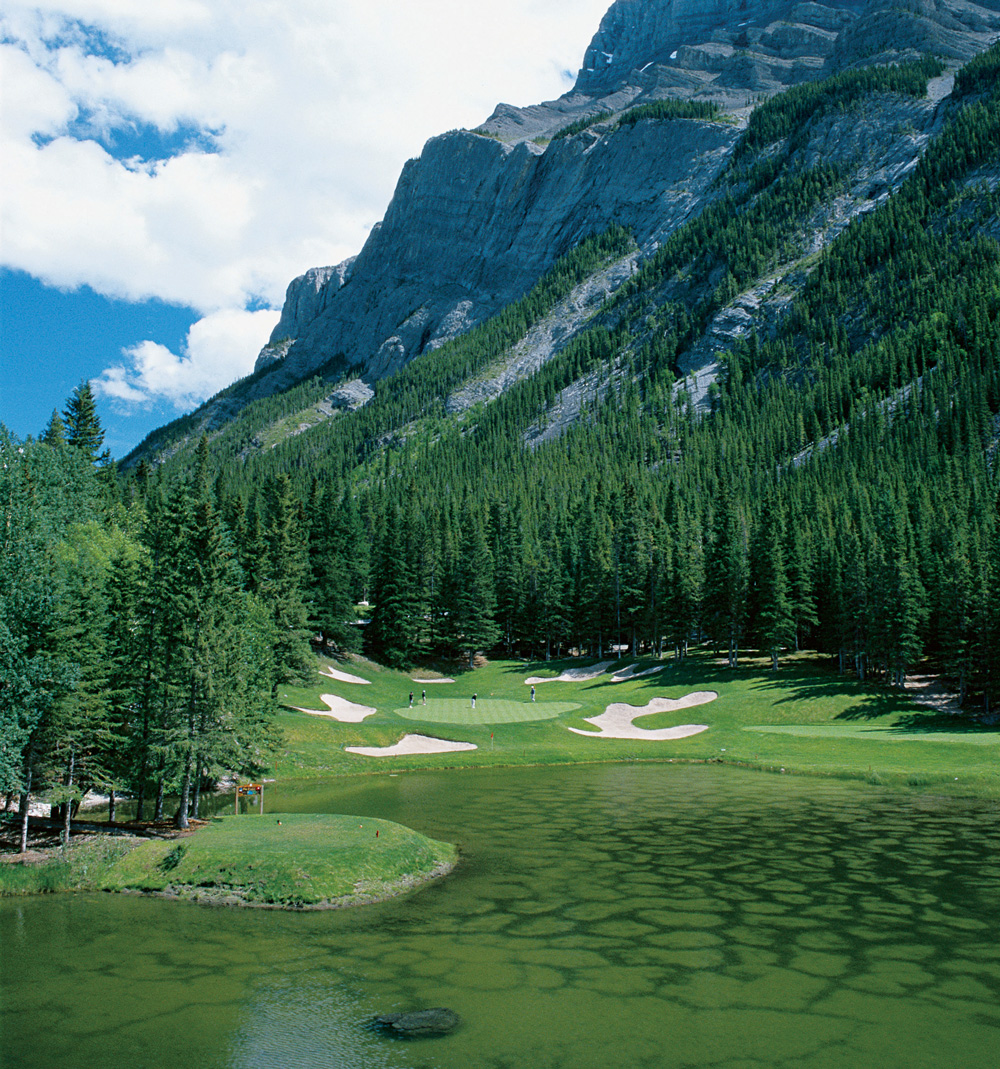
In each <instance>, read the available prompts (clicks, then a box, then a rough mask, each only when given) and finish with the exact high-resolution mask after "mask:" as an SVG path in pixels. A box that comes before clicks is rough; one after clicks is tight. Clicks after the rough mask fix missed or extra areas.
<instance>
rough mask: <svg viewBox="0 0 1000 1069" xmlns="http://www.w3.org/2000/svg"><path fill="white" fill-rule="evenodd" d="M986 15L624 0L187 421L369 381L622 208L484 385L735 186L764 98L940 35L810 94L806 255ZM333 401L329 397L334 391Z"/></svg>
mask: <svg viewBox="0 0 1000 1069" xmlns="http://www.w3.org/2000/svg"><path fill="white" fill-rule="evenodd" d="M998 37H1000V0H977V2H969V0H903V2H901V3H897V2H895V0H893V2H892V3H889V2H887V0H846V2H838V3H833V4H818V3H811V2H806V3H790V2H787V0H777V2H775V0H771V2H766V3H762V4H756V5H753V6H751V5H748V4H747V3H746V0H616V2H615V3H614V4H613V5H612V6H611V8H610V9H609V11H608V12H607V14H606V15H605V17H604V19H603V20H602V22H601V25H600V28H599V29H598V32H597V33H596V35H595V36H594V38H593V41H592V42H591V44H590V46H589V48H588V49H587V52H586V54H585V57H584V61H583V65H582V68H581V70H580V71H579V74H578V77H577V80H576V84H575V85H574V87H573V89H572V90H571V91H570V92H569V93H567V94H565V95H564V96H562V97H560V98H559V99H558V100H554V101H549V102H545V103H542V104H539V105H535V106H532V107H527V108H515V107H512V106H509V105H505V104H501V105H499V106H498V107H497V108H496V110H495V111H494V113H493V114H492V115H491V116H490V117H489V118H488V119H487V120H486V121H485V122H484V123H483V124H482V125H481V126H480V127H478V128H477V129H475V130H460V131H452V132H450V133H446V134H443V135H441V136H439V137H436V138H433V139H432V140H431V141H429V142H428V143H427V145H426V146H425V148H424V151H423V153H422V155H421V156H420V157H419V158H418V159H415V160H411V161H409V162H408V163H407V164H406V166H405V167H404V169H403V172H402V174H401V176H400V179H399V182H398V185H397V187H396V191H395V194H394V196H393V199H392V201H391V203H390V204H389V206H388V209H387V211H386V214H385V217H384V219H383V220H382V222H381V223H380V224H379V225H378V226H376V227H375V228H373V230H372V232H371V235H370V236H369V239H368V241H367V242H366V244H365V246H364V248H363V249H362V250H361V251H360V253H359V254H358V255H357V257H355V258H352V259H351V260H347V261H345V262H344V263H342V264H339V265H337V266H335V267H318V268H313V269H312V270H310V271H308V272H306V273H305V274H304V275H302V276H301V277H299V278H297V279H295V280H294V281H293V282H292V283H291V284H290V285H289V287H288V292H287V296H286V300H285V305H284V308H283V310H282V313H281V317H280V320H279V322H278V324H277V325H276V327H275V328H274V331H273V333H272V335H271V339H270V341H269V343H268V344H267V346H265V348H264V349H263V350H262V351H261V353H260V355H259V357H258V359H257V364H256V374H255V375H254V376H253V377H252V378H251V379H250V380H249V381H247V382H245V383H243V384H240V385H239V386H238V387H236V388H235V389H234V388H231V389H230V390H228V391H225V392H224V394H223V395H221V396H220V397H218V398H216V399H213V401H210V402H208V404H207V405H206V406H204V407H203V409H202V410H200V411H199V413H198V414H196V417H197V418H196V419H195V420H194V423H193V425H194V426H197V427H200V428H202V429H205V428H208V429H211V428H217V427H219V426H221V425H222V424H223V423H225V422H226V421H228V420H230V419H232V418H233V417H234V416H235V415H236V414H237V413H238V412H240V411H241V410H242V409H243V407H244V406H245V405H246V404H247V403H248V402H250V401H252V400H253V399H255V398H258V399H259V398H261V397H264V396H269V395H274V394H276V393H280V392H282V391H285V390H287V389H289V388H291V387H292V386H294V385H295V384H296V383H299V382H302V381H303V380H306V379H308V378H309V377H310V376H312V375H314V374H316V373H322V374H323V375H325V376H326V377H328V378H344V377H346V378H351V377H354V378H361V379H363V381H364V384H365V386H366V388H367V392H369V393H370V387H371V386H372V385H373V384H374V383H376V382H377V381H378V380H380V379H382V378H384V377H385V376H387V375H389V374H391V373H393V372H396V371H398V370H399V369H400V368H402V367H404V366H406V365H407V364H408V363H409V362H410V361H411V360H413V359H414V358H415V357H418V356H420V355H421V354H423V353H427V352H431V351H434V350H436V349H438V348H440V347H441V346H442V345H443V344H444V343H445V342H447V341H448V340H449V339H452V338H455V337H457V336H460V335H462V334H464V333H466V332H468V331H469V330H470V329H471V328H472V327H474V326H475V325H477V324H480V323H483V322H484V321H485V320H487V319H488V318H489V317H491V316H494V315H496V314H497V313H498V312H500V311H501V310H502V309H504V308H505V307H507V306H509V305H510V304H511V302H514V301H516V300H518V299H520V298H522V297H523V296H524V295H525V294H526V293H527V292H528V291H529V290H530V289H531V287H532V286H533V285H534V284H535V283H536V282H537V281H538V279H539V278H541V277H542V275H543V274H544V273H545V272H546V271H547V270H548V269H549V268H550V267H551V266H552V265H553V264H554V263H555V262H556V261H557V260H558V259H559V258H560V257H561V256H562V255H564V254H565V253H567V252H568V251H569V250H571V249H573V248H574V247H575V246H576V245H578V243H579V242H580V241H581V240H583V239H585V238H587V237H588V236H590V235H594V234H597V233H600V232H602V231H603V230H605V229H606V228H607V226H608V225H609V224H610V223H612V222H613V223H615V224H617V225H619V226H622V227H625V228H627V229H628V230H629V231H630V232H631V233H632V235H633V236H634V238H635V243H636V249H635V251H634V252H633V253H631V254H630V255H629V256H628V257H627V258H625V259H624V260H623V261H622V262H621V263H619V264H618V265H617V266H616V267H614V268H613V269H611V270H609V271H607V272H605V275H604V277H603V279H602V280H601V281H600V282H599V283H598V284H596V286H595V285H589V290H588V291H587V294H589V296H588V295H587V294H583V295H577V296H576V297H575V298H572V299H571V300H570V305H572V306H573V307H575V308H576V313H574V314H569V315H568V318H567V315H565V314H564V315H563V316H562V317H561V318H559V317H558V316H557V317H556V318H557V319H558V324H557V327H556V329H555V330H550V331H548V333H546V332H545V331H544V330H543V329H541V328H538V329H536V331H535V335H534V338H526V339H522V340H521V342H520V343H519V349H518V353H517V354H512V355H511V358H510V368H508V369H506V370H500V371H498V372H497V373H496V374H494V376H493V379H492V383H493V385H492V386H488V385H487V384H484V383H483V382H477V383H474V384H472V385H471V386H470V388H469V389H468V390H466V391H465V393H463V394H456V397H454V398H452V399H451V400H450V401H449V405H450V407H451V409H452V410H454V409H455V408H456V407H461V405H463V404H464V403H466V401H469V400H470V399H471V398H480V399H482V398H484V397H486V396H495V395H496V394H497V392H498V391H502V389H503V388H504V383H508V384H509V383H510V382H511V381H517V380H519V379H520V378H523V377H524V376H525V375H529V374H531V373H533V370H535V369H537V368H538V367H539V366H541V365H542V364H543V363H544V362H545V360H546V359H547V358H548V356H550V355H551V354H552V353H553V352H555V351H557V350H558V349H559V348H561V347H562V346H564V345H565V344H566V343H567V342H568V340H569V339H570V338H571V337H572V336H573V335H574V332H575V331H576V330H577V329H578V328H582V326H583V325H585V323H586V322H587V319H588V316H589V315H591V314H592V313H593V311H594V310H595V307H594V301H595V300H596V297H595V294H596V293H597V292H598V291H600V293H601V294H602V298H601V299H602V300H603V299H604V298H606V297H607V295H608V294H610V293H611V292H613V291H614V290H615V289H617V288H618V287H619V286H620V285H621V284H622V283H623V282H625V281H626V280H627V279H628V278H629V277H630V275H631V273H632V272H633V271H634V270H635V269H636V267H637V265H639V264H641V263H643V262H644V261H645V260H646V259H648V258H649V257H650V256H652V255H653V254H654V253H655V252H656V250H657V249H659V248H661V247H662V246H663V245H664V243H665V242H667V241H668V240H669V239H670V237H671V235H672V234H674V233H675V232H677V231H678V228H680V227H682V226H683V225H684V224H685V223H687V222H689V221H690V220H692V219H694V218H697V217H698V216H699V215H700V214H702V213H704V212H705V211H706V210H707V209H708V208H710V207H711V205H713V204H715V203H717V202H718V201H719V200H720V198H722V197H723V196H724V195H725V194H726V192H727V190H731V189H733V188H735V187H734V186H733V180H734V179H733V176H734V174H735V172H734V169H733V163H734V152H735V151H736V149H737V146H738V145H740V144H741V143H742V142H743V140H745V138H744V134H745V131H746V130H747V127H748V123H749V122H750V119H751V116H752V115H753V114H754V112H755V110H756V109H757V108H758V107H759V105H760V103H761V102H762V101H763V100H766V99H768V98H770V97H773V96H774V95H775V94H778V93H781V92H784V91H787V90H790V89H795V88H796V87H802V86H805V85H809V84H813V83H816V82H817V81H819V80H821V79H828V78H829V77H831V76H835V75H837V74H838V73H843V72H849V71H851V70H856V69H859V68H864V67H870V66H875V65H880V66H884V65H886V64H898V63H903V62H905V61H907V60H912V59H914V58H915V57H919V56H922V55H928V54H931V55H934V56H936V57H939V58H940V59H941V60H942V61H943V68H942V73H941V74H940V75H939V76H937V77H935V78H933V79H932V80H931V81H930V83H929V86H928V91H927V93H926V94H925V95H923V96H921V97H920V98H914V97H912V96H906V95H905V94H904V95H902V96H901V95H899V94H893V93H881V94H880V93H874V94H871V95H870V99H868V100H867V102H866V106H865V107H864V108H863V109H862V110H861V111H860V112H854V111H852V112H849V113H848V112H845V111H843V110H841V111H839V112H838V111H836V110H833V111H830V112H828V113H823V114H819V115H817V116H816V118H815V121H814V122H812V123H811V124H810V125H809V127H808V129H807V130H804V131H803V132H802V133H801V136H800V137H799V138H798V140H797V142H796V143H795V144H794V145H790V146H788V148H789V150H790V151H792V152H793V153H794V154H795V155H796V158H797V159H798V160H799V161H800V162H801V163H802V164H803V165H810V166H811V165H813V164H815V163H816V162H825V163H827V164H830V165H833V166H836V167H837V168H838V171H839V173H840V174H841V175H842V181H841V183H840V185H839V188H838V192H837V195H836V197H833V198H831V199H830V200H829V201H828V202H826V203H823V204H822V205H819V206H817V208H816V210H815V211H814V212H813V213H812V215H811V217H810V218H809V219H808V220H807V222H806V230H807V232H806V233H804V234H803V236H802V243H801V248H800V249H799V250H798V253H797V255H799V256H800V257H801V256H808V255H812V254H815V253H816V252H818V251H819V250H820V249H822V248H824V247H825V246H826V245H827V244H828V243H829V242H830V241H831V240H832V239H833V238H834V237H836V235H837V234H839V233H840V232H841V231H842V230H843V229H844V227H845V226H846V225H847V224H848V223H849V222H850V220H851V219H853V218H855V217H856V216H857V215H859V214H863V213H865V212H868V211H870V210H871V209H872V208H873V207H875V206H876V205H878V204H879V203H881V202H883V201H884V200H885V198H886V197H888V196H889V195H890V194H891V193H892V192H893V191H894V190H895V189H897V188H898V187H899V185H900V183H901V182H902V181H903V180H904V179H905V177H906V176H907V174H909V173H910V172H911V171H912V169H913V167H914V166H915V165H916V163H917V161H918V160H919V158H920V156H921V154H922V152H923V151H924V149H925V148H926V146H927V144H928V142H929V140H930V138H931V137H932V136H933V135H934V133H935V132H936V131H937V130H939V129H940V127H941V123H942V121H943V116H944V115H945V114H946V113H947V109H948V107H949V99H948V96H949V93H950V89H951V81H952V72H953V71H954V70H955V69H956V68H957V67H958V66H959V65H960V64H961V63H962V62H964V61H965V60H967V59H968V58H969V57H970V56H973V55H975V54H977V53H978V52H980V51H981V50H982V49H984V48H986V47H987V46H989V45H990V44H991V43H992V42H993V41H995V40H996V39H997V38H998ZM671 102H676V103H677V105H678V106H677V107H676V108H673V109H671V106H670V105H671ZM681 104H686V105H687V110H685V107H682V106H680V105H681ZM699 109H700V110H699ZM761 148H762V149H764V148H766V146H761ZM772 149H773V146H772ZM772 149H768V150H767V151H771V150H772ZM790 259H794V257H791V258H790ZM785 266H786V267H787V266H789V265H788V264H786V265H785ZM784 274H785V275H786V276H787V278H786V279H785V287H784V289H783V290H782V291H781V292H780V296H777V297H776V296H775V294H774V292H773V291H774V283H775V280H776V277H777V276H776V274H775V273H774V272H771V274H770V275H769V276H768V277H766V278H761V279H759V280H757V282H756V284H755V285H754V286H753V287H751V288H750V289H748V290H747V292H746V293H743V294H740V295H734V299H733V302H732V304H731V307H728V308H724V309H722V310H720V312H719V313H718V314H717V315H716V316H715V318H714V319H713V321H712V323H711V324H710V325H709V327H708V330H707V332H706V334H705V336H704V337H703V338H702V339H700V340H699V341H698V342H696V343H695V344H694V345H693V346H691V347H690V349H689V351H686V352H685V353H684V354H682V355H681V356H680V357H679V359H678V370H679V371H681V372H692V371H696V370H697V369H699V368H704V367H706V366H710V365H711V363H712V359H713V357H712V354H713V353H714V352H715V351H716V350H717V349H718V348H719V347H724V346H725V345H726V344H728V341H730V340H731V339H732V338H733V337H735V336H740V335H742V334H745V333H746V332H747V330H748V329H750V327H752V326H753V325H754V324H764V325H766V324H767V323H768V322H770V321H772V320H773V318H774V316H775V315H776V314H777V313H778V311H779V310H780V308H779V305H782V304H784V305H787V303H788V301H789V294H788V291H787V288H788V284H791V285H792V286H793V287H794V286H795V285H796V282H795V279H796V278H798V281H799V283H801V282H802V281H804V279H805V278H806V275H807V272H800V273H799V274H798V275H795V273H794V272H788V271H785V272H784ZM776 302H777V304H776ZM566 311H567V310H566V309H563V312H564V313H565V312H566ZM553 315H555V313H553ZM364 394H365V391H364V390H362V391H361V395H364ZM352 396H354V395H353V394H352ZM328 407H329V408H330V411H331V412H333V411H339V410H340V406H339V405H338V403H337V401H336V399H334V400H333V402H332V404H331V405H329V406H328ZM185 426H188V424H187V423H185ZM159 437H162V436H158V440H159ZM143 451H144V448H143V447H140V450H139V451H138V452H137V454H136V455H137V456H138V455H140V454H141V453H142V452H143Z"/></svg>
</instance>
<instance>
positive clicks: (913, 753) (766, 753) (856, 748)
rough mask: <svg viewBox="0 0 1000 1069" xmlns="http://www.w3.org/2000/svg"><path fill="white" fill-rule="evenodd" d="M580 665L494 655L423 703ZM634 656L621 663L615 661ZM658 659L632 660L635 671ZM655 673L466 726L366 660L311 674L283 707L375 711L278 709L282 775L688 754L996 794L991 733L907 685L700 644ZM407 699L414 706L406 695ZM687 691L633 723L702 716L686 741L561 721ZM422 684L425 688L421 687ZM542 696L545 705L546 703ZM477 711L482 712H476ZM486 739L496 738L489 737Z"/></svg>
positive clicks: (518, 690)
mask: <svg viewBox="0 0 1000 1069" xmlns="http://www.w3.org/2000/svg"><path fill="white" fill-rule="evenodd" d="M589 663H591V662H590V661H584V660H566V661H560V662H535V663H523V662H517V661H495V662H490V663H489V664H487V665H485V666H484V667H481V668H477V669H476V670H475V671H474V672H467V673H464V674H462V675H460V676H456V677H455V678H456V682H455V683H453V684H436V685H434V686H433V688H430V687H428V688H427V689H428V705H427V709H428V710H429V711H431V712H432V713H433V712H434V710H435V706H432V702H441V703H445V702H447V703H449V704H450V703H451V702H452V701H455V702H457V705H458V706H461V708H462V710H463V711H468V712H469V713H470V714H471V711H472V710H471V703H470V701H469V698H470V696H471V695H472V694H473V693H477V694H478V695H479V699H478V701H477V709H476V712H477V713H480V712H482V713H483V714H484V715H485V714H487V713H489V712H490V710H491V706H490V704H489V703H490V702H494V701H496V702H507V703H513V704H515V705H525V704H530V702H529V699H528V688H527V687H526V686H525V683H524V680H525V679H526V678H527V677H528V676H532V675H553V676H554V675H557V674H558V673H559V672H561V671H562V670H563V669H566V668H578V667H582V666H585V665H587V664H589ZM631 663H634V661H633V660H632V659H623V660H622V661H621V667H625V666H626V665H627V664H631ZM656 663H657V662H655V661H652V660H648V659H645V660H642V661H641V663H640V664H639V669H640V670H641V669H644V668H647V667H653V666H654V665H655V664H656ZM661 663H663V664H665V665H666V667H665V669H664V671H662V672H660V673H657V674H656V675H655V676H652V677H646V678H641V679H632V680H627V681H625V682H623V683H612V682H611V681H610V680H611V674H612V671H613V670H614V668H615V667H617V666H615V665H613V666H612V670H611V671H609V672H608V673H606V674H605V675H602V676H600V677H598V678H597V679H594V680H587V681H583V682H554V681H553V682H546V683H543V684H541V685H540V686H539V687H538V699H539V700H538V702H537V703H536V704H537V705H539V706H544V705H546V704H550V703H559V704H566V705H569V704H575V705H576V708H573V709H567V711H565V712H561V713H560V714H559V715H558V716H557V717H555V718H553V719H548V720H542V721H528V722H521V723H517V722H508V723H500V722H498V721H496V720H494V721H493V722H492V723H488V722H484V723H472V722H464V723H459V722H457V721H452V720H449V721H442V720H435V719H434V718H433V717H432V716H427V717H426V719H421V712H422V708H423V707H422V706H421V705H420V698H419V694H420V690H421V689H422V688H421V685H420V684H419V683H416V684H415V683H414V682H413V681H412V680H411V678H410V675H409V674H403V673H399V672H393V671H391V670H389V669H385V668H377V667H376V666H374V665H370V664H366V663H365V662H363V661H357V662H352V663H351V664H349V665H346V666H344V667H346V668H347V670H348V671H351V672H353V673H355V674H357V675H360V676H362V677H364V678H366V679H369V680H371V683H372V685H371V686H365V687H362V686H359V685H357V684H347V683H338V682H336V681H334V680H331V679H328V678H323V677H321V676H319V674H318V673H317V676H316V680H317V682H316V685H315V686H314V687H309V688H300V689H297V690H289V691H288V693H287V694H286V695H285V696H284V701H285V702H286V703H287V704H289V705H309V704H315V703H316V702H318V698H319V695H320V694H321V693H331V692H332V693H336V694H339V695H342V696H343V697H345V698H348V699H350V700H352V701H363V702H364V704H366V705H371V706H374V707H375V708H377V709H378V712H377V714H376V715H375V716H372V717H369V718H368V719H366V720H365V721H364V722H363V723H361V724H341V723H338V722H337V721H335V720H332V719H330V718H327V717H313V716H308V715H306V714H303V713H293V712H288V713H286V714H284V715H283V716H282V717H281V722H282V727H283V729H284V731H285V739H286V748H285V753H284V754H283V756H282V758H281V759H280V761H279V763H278V766H277V775H278V776H279V777H281V778H300V777H318V776H330V775H347V774H352V773H358V772H372V771H383V770H390V771H399V770H401V769H415V768H458V767H474V766H489V765H519V764H560V763H568V762H579V761H623V760H624V761H628V760H647V759H652V760H674V761H677V760H690V761H723V762H726V763H734V764H740V765H745V766H748V767H752V768H761V769H768V770H773V771H776V772H778V771H780V770H782V769H784V770H786V772H799V773H805V774H811V775H827V776H836V777H841V778H849V779H860V780H866V781H872V779H873V777H877V779H878V781H879V782H882V783H885V784H888V785H896V786H904V787H905V786H912V787H921V788H933V789H934V790H941V791H946V792H949V793H956V794H976V795H984V796H989V797H1000V730H998V729H996V728H992V729H988V728H979V727H975V726H974V725H970V724H968V723H967V722H966V721H964V720H963V719H961V718H956V717H949V716H944V717H943V716H942V715H941V714H940V713H938V712H936V711H934V710H931V709H926V708H923V707H921V706H918V705H916V704H914V703H913V702H912V701H911V700H910V699H909V698H908V697H907V695H905V694H904V693H901V692H896V691H892V690H887V689H884V688H881V687H879V686H875V685H871V684H861V683H858V682H856V681H855V680H853V679H852V678H850V677H845V676H839V675H838V674H837V673H836V672H835V671H833V670H832V669H830V668H828V667H827V666H826V664H825V663H822V662H820V661H818V660H817V659H816V658H815V657H811V656H809V655H797V656H795V657H790V658H788V659H787V660H786V661H784V662H783V663H782V666H781V667H780V668H779V670H778V671H777V672H776V673H772V672H771V671H770V662H769V661H765V660H764V659H756V660H748V661H746V662H744V664H743V666H741V667H740V668H739V669H737V670H736V671H733V670H732V669H730V668H729V667H728V666H727V665H726V664H725V662H724V661H723V660H721V659H719V658H716V657H714V656H712V655H711V654H710V653H709V652H707V651H704V652H702V651H699V652H697V653H696V654H695V655H693V656H691V657H689V658H688V659H687V660H686V661H684V662H681V663H680V664H676V663H674V662H672V661H669V662H661ZM411 690H413V691H414V692H415V694H416V695H417V697H416V701H415V703H414V707H413V709H410V708H408V695H409V692H410V691H411ZM696 690H714V691H716V692H717V693H718V695H719V697H718V699H717V700H716V701H714V702H711V703H710V704H708V705H703V706H698V707H697V708H695V709H682V710H680V711H679V712H676V713H655V714H652V715H649V716H643V717H641V718H640V719H639V720H637V721H636V724H637V726H640V727H643V728H648V729H656V728H665V727H672V726H674V725H677V724H684V723H694V722H697V723H702V724H708V725H709V730H708V731H705V732H702V733H701V734H699V735H695V736H692V737H689V738H686V739H676V740H668V741H664V742H651V741H647V740H635V741H633V740H627V739H595V738H591V739H588V738H585V737H582V736H578V735H574V734H573V733H572V732H570V731H567V730H566V727H567V726H572V727H582V728H584V729H589V728H590V727H591V725H589V724H587V723H586V722H585V721H586V719H587V718H588V717H594V716H597V715H599V714H600V713H603V712H604V710H605V708H606V707H607V706H608V705H609V704H611V703H612V702H628V703H629V704H632V705H636V706H644V705H646V704H647V703H648V702H649V701H650V700H651V699H652V698H654V697H666V698H680V697H683V696H684V695H685V694H688V693H690V692H692V691H696ZM431 691H433V696H432V694H431ZM543 699H544V700H543ZM480 707H481V708H480ZM442 723H448V725H449V727H448V730H447V732H446V734H447V736H448V738H456V739H458V740H460V741H464V742H473V743H476V744H477V745H478V746H479V749H478V750H475V751H467V752H463V753H451V754H437V755H432V756H420V755H415V756H403V757H381V758H372V757H362V756H359V755H354V754H347V753H344V749H343V748H344V746H348V745H351V746H389V745H392V744H393V743H395V742H397V741H398V740H399V739H400V738H401V737H402V736H403V735H405V734H407V733H409V732H414V731H419V732H421V733H423V734H428V735H436V734H437V735H440V734H441V733H442V729H441V724H442ZM491 734H492V735H493V738H492V739H491V737H490V736H491Z"/></svg>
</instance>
